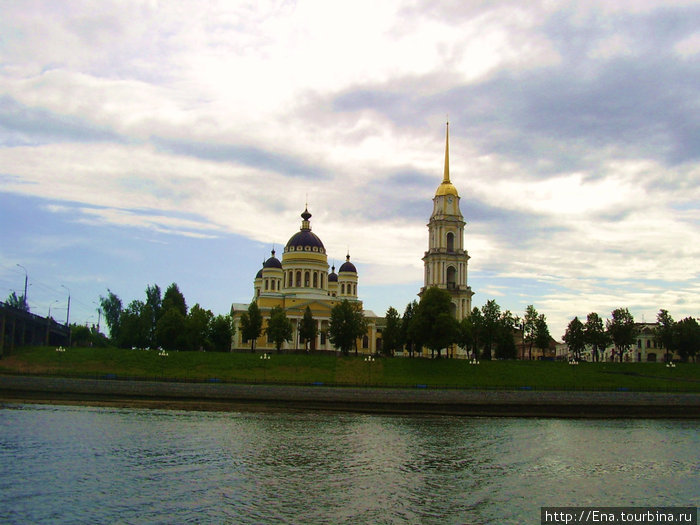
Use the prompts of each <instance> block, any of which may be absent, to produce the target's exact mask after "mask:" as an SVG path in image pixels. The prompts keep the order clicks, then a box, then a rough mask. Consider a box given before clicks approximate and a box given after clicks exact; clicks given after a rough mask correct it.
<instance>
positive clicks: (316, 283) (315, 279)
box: [314, 272, 318, 288]
mask: <svg viewBox="0 0 700 525" xmlns="http://www.w3.org/2000/svg"><path fill="white" fill-rule="evenodd" d="M314 288H318V272H314Z"/></svg>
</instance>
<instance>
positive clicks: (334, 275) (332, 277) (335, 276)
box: [328, 266, 338, 283]
mask: <svg viewBox="0 0 700 525" xmlns="http://www.w3.org/2000/svg"><path fill="white" fill-rule="evenodd" d="M328 282H329V283H337V282H338V274H337V273H335V266H333V267H332V268H331V273H329V274H328Z"/></svg>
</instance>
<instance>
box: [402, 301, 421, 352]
mask: <svg viewBox="0 0 700 525" xmlns="http://www.w3.org/2000/svg"><path fill="white" fill-rule="evenodd" d="M416 308H418V302H417V301H411V302H410V303H408V304H407V305H406V309H405V310H404V312H403V317H402V318H401V341H402V343H403V345H404V347H405V348H406V350H408V355H409V357H413V354H414V352H415V350H416V349H418V348H420V347H421V345H420V343H419V342H418V340H417V339H416V336H415V334H413V333H412V331H411V330H410V327H411V322H412V321H413V317H414V314H415V311H416Z"/></svg>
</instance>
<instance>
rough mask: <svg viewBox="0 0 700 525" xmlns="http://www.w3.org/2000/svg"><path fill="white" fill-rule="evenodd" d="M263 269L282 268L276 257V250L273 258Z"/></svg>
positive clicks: (266, 262) (264, 264) (265, 263)
mask: <svg viewBox="0 0 700 525" xmlns="http://www.w3.org/2000/svg"><path fill="white" fill-rule="evenodd" d="M263 268H282V263H281V262H280V260H279V259H278V258H277V257H275V250H272V256H271V257H270V258H269V259H268V260H267V261H265V262H264V263H263Z"/></svg>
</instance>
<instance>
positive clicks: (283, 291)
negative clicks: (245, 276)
mask: <svg viewBox="0 0 700 525" xmlns="http://www.w3.org/2000/svg"><path fill="white" fill-rule="evenodd" d="M301 219H302V221H301V228H300V229H299V231H298V232H297V233H295V234H294V235H292V236H291V237H290V239H289V241H287V244H286V245H285V247H284V253H283V254H282V260H281V261H280V260H279V259H278V258H277V257H276V256H275V250H272V254H271V256H270V258H269V259H267V260H266V261H265V262H264V263H263V267H262V268H261V269H260V271H259V272H258V274H257V275H256V276H255V280H254V298H253V299H254V300H255V301H256V302H257V304H258V308H260V312H261V313H262V316H263V335H261V336H260V337H259V338H258V340H257V341H256V348H258V349H259V350H260V351H271V350H274V348H275V345H274V343H273V342H272V341H269V340H268V338H267V336H266V335H264V333H265V332H264V329H265V327H266V326H267V321H268V319H269V316H270V311H271V310H272V309H273V308H274V307H276V306H279V307H282V308H284V310H285V313H286V314H287V317H288V318H289V319H290V320H291V321H292V326H293V328H294V334H293V338H292V341H291V342H289V343H285V344H284V345H283V346H282V349H283V350H301V349H304V344H303V342H302V341H301V340H300V338H299V329H298V327H299V323H300V322H301V319H302V318H303V317H304V312H305V311H306V307H307V306H308V307H309V308H310V309H311V313H312V315H313V318H314V320H315V321H316V323H317V327H318V335H317V337H316V339H315V340H314V341H311V343H310V345H309V348H310V350H325V351H335V348H334V346H333V345H332V343H331V342H330V340H329V338H328V328H329V322H330V316H331V309H332V308H333V307H334V306H335V305H336V304H338V303H339V302H341V301H343V300H344V299H347V300H348V301H351V302H357V303H359V304H360V307H361V306H362V302H361V301H360V300H359V299H358V298H357V285H358V276H357V269H356V268H355V265H354V264H353V263H352V262H350V255H349V254H348V255H347V257H346V261H345V262H344V263H343V264H342V265H341V266H340V268H339V269H338V273H337V274H336V273H335V267H333V268H331V271H330V273H329V272H328V269H329V266H328V256H327V254H326V248H325V247H324V245H323V242H322V241H321V239H319V238H318V236H317V235H316V234H315V233H313V232H312V231H311V214H310V213H309V210H308V209H304V212H303V213H302V214H301ZM247 309H248V304H237V303H234V304H233V310H234V323H235V325H236V333H235V335H234V342H233V347H234V349H245V348H250V341H243V339H242V335H241V330H240V316H241V314H242V313H244V312H245V311H247ZM364 315H365V317H366V318H367V320H368V329H367V334H366V335H365V336H364V337H363V338H361V339H359V340H358V341H357V348H358V350H359V351H360V352H361V353H375V352H376V350H377V328H376V319H377V316H376V315H375V314H374V313H373V312H371V311H368V310H365V311H364Z"/></svg>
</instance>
